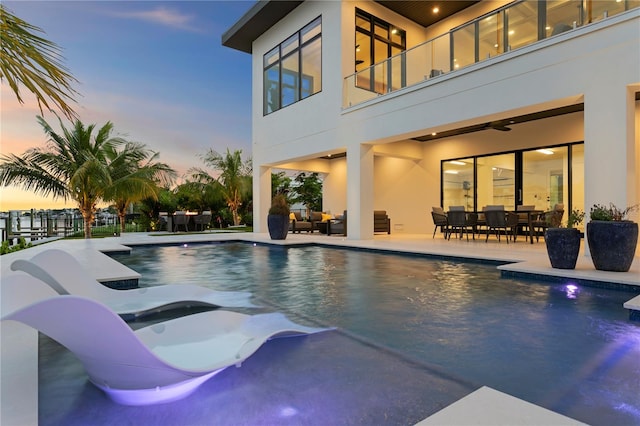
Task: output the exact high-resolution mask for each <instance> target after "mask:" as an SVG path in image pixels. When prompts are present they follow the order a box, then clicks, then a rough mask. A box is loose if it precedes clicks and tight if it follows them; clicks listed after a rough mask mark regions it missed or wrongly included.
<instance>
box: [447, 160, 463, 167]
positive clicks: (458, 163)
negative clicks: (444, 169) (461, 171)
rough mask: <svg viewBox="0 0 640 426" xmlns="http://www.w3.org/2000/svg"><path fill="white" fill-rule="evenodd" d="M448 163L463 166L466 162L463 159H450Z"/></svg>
mask: <svg viewBox="0 0 640 426" xmlns="http://www.w3.org/2000/svg"><path fill="white" fill-rule="evenodd" d="M449 164H455V165H456V166H464V165H465V164H467V163H465V162H464V161H458V160H452V161H449Z"/></svg>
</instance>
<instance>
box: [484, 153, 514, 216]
mask: <svg viewBox="0 0 640 426" xmlns="http://www.w3.org/2000/svg"><path fill="white" fill-rule="evenodd" d="M477 164H478V205H477V210H482V207H484V206H488V205H502V206H504V208H505V209H506V210H515V206H516V198H515V193H516V192H515V191H516V186H515V183H516V180H515V178H516V167H515V164H516V155H515V153H509V154H499V155H489V156H486V157H478V159H477Z"/></svg>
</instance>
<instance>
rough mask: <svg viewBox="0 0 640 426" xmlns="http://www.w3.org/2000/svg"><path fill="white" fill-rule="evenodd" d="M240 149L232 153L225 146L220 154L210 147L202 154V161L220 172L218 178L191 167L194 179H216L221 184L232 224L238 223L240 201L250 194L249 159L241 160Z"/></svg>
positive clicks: (209, 180) (205, 180) (210, 181)
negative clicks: (224, 153)
mask: <svg viewBox="0 0 640 426" xmlns="http://www.w3.org/2000/svg"><path fill="white" fill-rule="evenodd" d="M241 155H242V150H241V149H239V150H236V151H234V152H233V153H232V152H230V151H229V148H227V153H226V155H224V156H222V155H221V154H219V153H217V152H216V151H215V150H213V149H210V150H209V151H207V153H206V154H205V155H203V156H202V157H201V158H202V161H203V162H204V163H205V164H206V165H207V166H209V167H211V168H213V169H215V170H217V171H219V172H220V175H219V176H218V178H217V179H216V178H214V177H212V176H211V175H210V174H209V173H208V172H207V171H206V170H203V169H199V168H195V169H191V170H190V172H191V173H192V175H193V177H194V179H196V180H197V181H199V182H208V183H212V182H214V181H217V182H219V183H220V185H221V186H222V194H223V196H224V199H225V201H226V203H227V206H228V207H229V210H230V211H231V215H232V217H233V224H234V225H236V226H237V225H239V224H240V216H239V215H238V209H239V208H240V206H242V201H243V200H244V199H247V198H249V197H250V194H251V173H252V170H251V160H247V161H246V162H243V161H242V156H241Z"/></svg>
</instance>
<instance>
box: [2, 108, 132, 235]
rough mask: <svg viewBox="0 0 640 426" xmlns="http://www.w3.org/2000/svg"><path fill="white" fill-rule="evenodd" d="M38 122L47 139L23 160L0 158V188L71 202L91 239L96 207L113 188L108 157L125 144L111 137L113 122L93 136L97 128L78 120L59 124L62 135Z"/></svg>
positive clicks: (41, 120) (28, 152)
mask: <svg viewBox="0 0 640 426" xmlns="http://www.w3.org/2000/svg"><path fill="white" fill-rule="evenodd" d="M38 121H39V123H40V125H41V126H42V128H43V129H44V132H45V133H46V134H47V135H48V136H49V140H48V141H47V146H46V147H45V148H31V149H29V150H27V151H26V152H25V153H24V154H23V155H22V157H19V156H17V155H15V154H8V155H2V156H0V161H1V162H0V184H1V185H3V186H8V185H16V186H20V187H22V189H24V190H27V191H33V192H35V193H39V194H42V195H44V196H48V195H52V196H53V198H54V199H55V198H59V197H61V198H63V199H64V200H67V199H72V200H74V201H75V202H76V203H77V204H78V209H79V210H80V212H81V213H82V217H83V218H84V235H85V238H91V224H92V223H93V219H94V214H95V210H96V204H97V203H98V202H99V201H101V200H103V199H104V195H105V191H106V190H107V189H108V188H110V187H111V185H112V179H111V171H110V170H109V158H108V155H109V153H111V152H113V151H114V150H115V149H116V147H117V146H119V145H122V144H124V143H126V141H125V140H124V139H122V138H118V137H111V132H112V131H113V124H112V123H111V122H107V123H106V124H105V125H104V126H102V127H101V128H100V129H99V130H98V132H97V133H96V134H95V135H94V134H93V133H94V129H95V124H91V125H89V126H86V127H85V125H84V124H82V123H81V122H80V120H76V121H75V123H74V126H73V128H71V129H67V128H65V127H64V125H63V124H62V120H60V127H62V134H58V133H56V132H55V131H54V130H53V129H52V128H51V126H50V125H49V124H48V123H47V122H46V121H45V120H44V118H42V117H38Z"/></svg>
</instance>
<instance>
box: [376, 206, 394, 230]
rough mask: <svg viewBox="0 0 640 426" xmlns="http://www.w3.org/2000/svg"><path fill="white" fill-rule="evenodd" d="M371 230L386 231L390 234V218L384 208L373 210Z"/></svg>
mask: <svg viewBox="0 0 640 426" xmlns="http://www.w3.org/2000/svg"><path fill="white" fill-rule="evenodd" d="M373 232H374V233H375V232H386V233H387V234H391V219H390V218H389V216H388V215H387V211H386V210H374V211H373Z"/></svg>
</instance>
